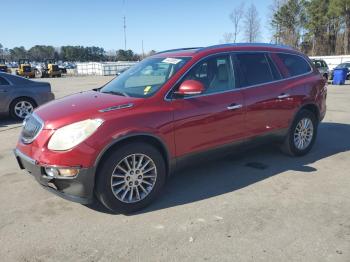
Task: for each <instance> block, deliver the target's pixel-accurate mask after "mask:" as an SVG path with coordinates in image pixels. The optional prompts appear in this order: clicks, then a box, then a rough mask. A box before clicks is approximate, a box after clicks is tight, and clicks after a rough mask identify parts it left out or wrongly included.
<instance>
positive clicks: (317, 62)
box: [311, 59, 329, 79]
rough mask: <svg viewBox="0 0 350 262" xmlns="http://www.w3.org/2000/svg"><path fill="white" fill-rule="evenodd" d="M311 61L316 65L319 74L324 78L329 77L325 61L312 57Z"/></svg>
mask: <svg viewBox="0 0 350 262" xmlns="http://www.w3.org/2000/svg"><path fill="white" fill-rule="evenodd" d="M311 61H312V63H313V64H314V65H315V66H316V68H317V69H318V71H319V72H320V74H321V75H322V76H323V77H324V78H325V79H328V77H329V68H328V65H327V63H326V61H324V60H322V59H312V60H311Z"/></svg>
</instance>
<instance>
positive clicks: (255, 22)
mask: <svg viewBox="0 0 350 262" xmlns="http://www.w3.org/2000/svg"><path fill="white" fill-rule="evenodd" d="M244 25H245V26H244V28H245V38H246V41H247V42H249V43H253V42H256V41H257V40H258V38H259V36H260V18H259V13H258V10H257V9H256V7H255V5H254V4H251V5H250V7H249V8H248V10H247V12H246V14H245V16H244Z"/></svg>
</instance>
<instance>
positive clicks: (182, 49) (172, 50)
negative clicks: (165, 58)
mask: <svg viewBox="0 0 350 262" xmlns="http://www.w3.org/2000/svg"><path fill="white" fill-rule="evenodd" d="M201 48H203V47H184V48H176V49H169V50H164V51H160V52H157V53H156V55H157V54H162V53H168V52H176V51H186V50H192V49H201Z"/></svg>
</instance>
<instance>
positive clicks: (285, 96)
mask: <svg viewBox="0 0 350 262" xmlns="http://www.w3.org/2000/svg"><path fill="white" fill-rule="evenodd" d="M288 97H290V94H285V93H283V94H280V95H279V96H278V97H277V98H278V99H284V98H288Z"/></svg>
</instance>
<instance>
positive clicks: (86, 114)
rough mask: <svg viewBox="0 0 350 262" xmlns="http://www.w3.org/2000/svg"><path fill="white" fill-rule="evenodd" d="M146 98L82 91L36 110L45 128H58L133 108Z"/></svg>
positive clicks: (102, 117)
mask: <svg viewBox="0 0 350 262" xmlns="http://www.w3.org/2000/svg"><path fill="white" fill-rule="evenodd" d="M143 100H144V99H142V98H133V97H125V96H118V95H112V94H105V93H100V92H96V91H87V92H81V93H78V94H74V95H70V96H66V97H64V98H61V99H58V100H55V101H52V102H49V103H47V104H45V105H43V106H41V107H39V108H38V109H36V110H35V114H36V115H37V116H39V117H40V118H41V119H42V120H43V122H44V129H57V128H60V127H62V126H65V125H68V124H71V123H75V122H78V121H82V120H86V119H94V118H101V119H104V117H105V116H106V115H108V114H116V113H117V112H118V113H122V112H125V110H132V108H134V107H135V106H136V105H139V104H140V103H141V102H142V101H143Z"/></svg>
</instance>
